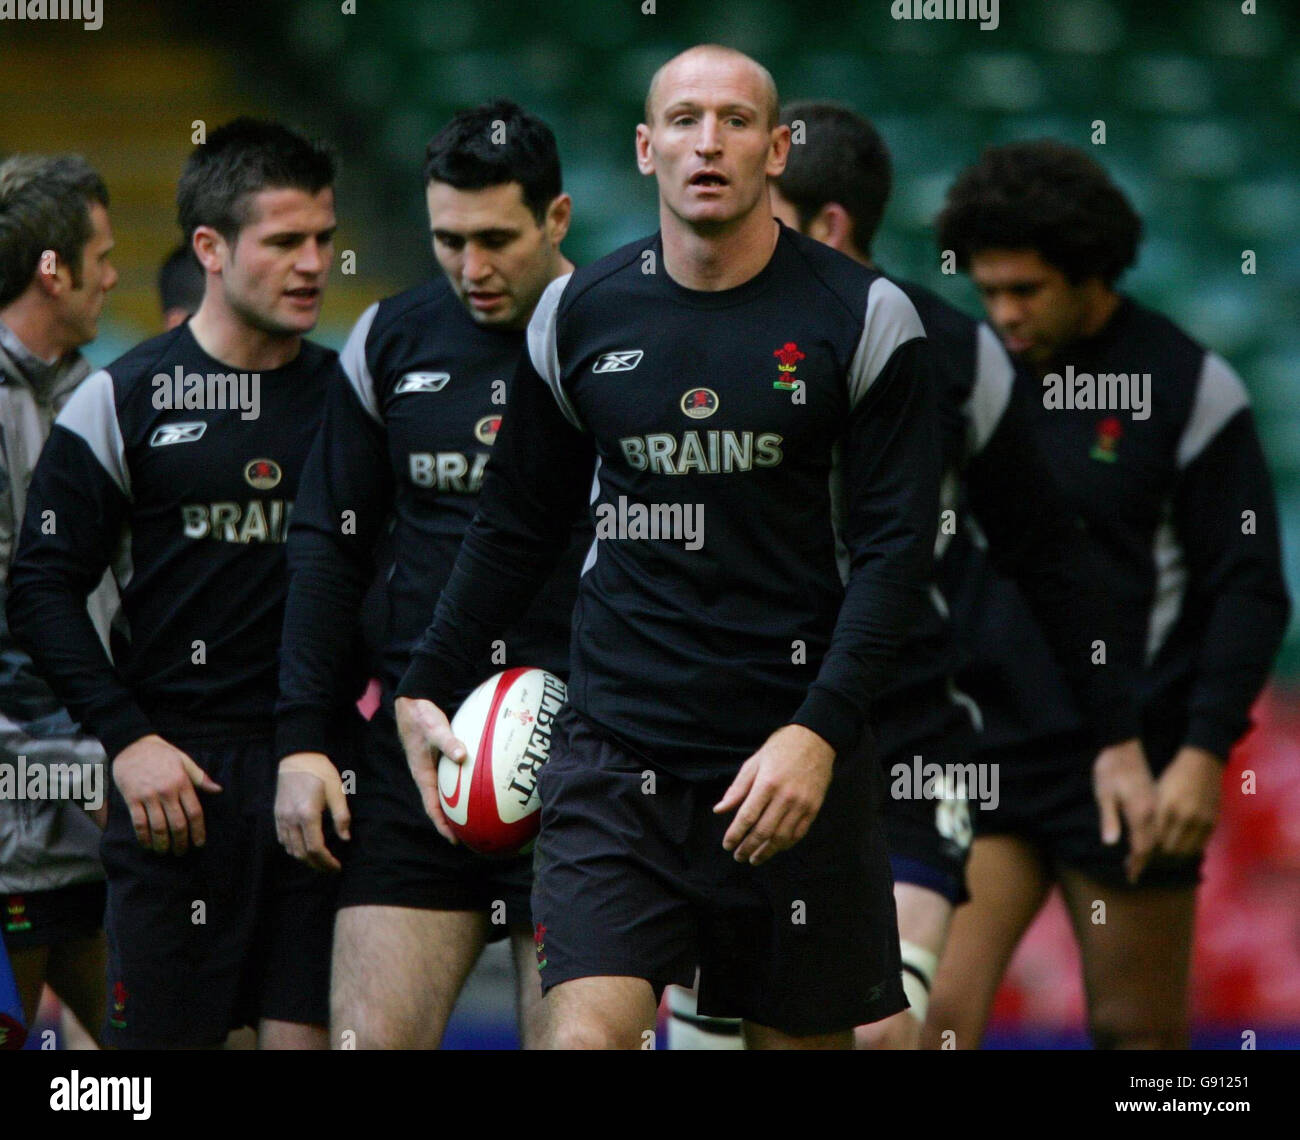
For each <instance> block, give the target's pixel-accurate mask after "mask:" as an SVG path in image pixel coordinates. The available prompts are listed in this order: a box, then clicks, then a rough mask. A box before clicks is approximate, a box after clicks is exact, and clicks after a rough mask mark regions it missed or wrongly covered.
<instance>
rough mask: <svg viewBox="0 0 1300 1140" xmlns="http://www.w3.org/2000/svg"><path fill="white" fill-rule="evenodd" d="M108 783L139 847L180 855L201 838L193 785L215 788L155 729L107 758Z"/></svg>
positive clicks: (204, 836) (217, 787) (199, 808)
mask: <svg viewBox="0 0 1300 1140" xmlns="http://www.w3.org/2000/svg"><path fill="white" fill-rule="evenodd" d="M113 782H114V783H115V784H116V785H117V790H118V791H119V792H121V793H122V798H123V799H124V800H126V806H127V810H128V811H130V813H131V824H132V826H133V827H134V828H135V837H136V839H138V840H139V841H140V846H141V847H150V848H152V849H153V850H154V851H157V852H159V853H161V852H164V851H167V850H171V851H173V852H174V853H175V854H177V855H184V854H185V852H186V851H187V850H189V846H190V844H191V843H193V844H194V846H195V847H202V846H203V844H204V843H205V842H206V840H207V833H206V832H205V830H204V824H203V807H202V806H201V805H200V803H199V797H198V796H196V795H195V794H194V789H195V788H196V787H197V788H202V789H203V791H205V792H219V791H221V786H220V785H219V784H218V783H217V782H216V781H215V780H213V779H212V777H211V776H209V775H208V774H207V773H206V772H205V771H204V770H203V769H202V768H200V767H199V766H198V765H197V764H196V763H194V761H193V760H191V759H190V757H189V756H187V755H186V754H185V753H184V752H182V751H181V750H180V749H179V748H176V747H175V746H173V745H171V744H168V743H167V741H165V740H164V739H163V738H162V737H161V736H159V735H157V733H152V732H151V733H150V734H149V735H148V736H142V737H140V739H139V740H137V741H136V742H135V743H134V744H130V745H128V746H127V747H126V748H123V749H122V751H121V752H119V753H118V754H117V755H116V756H115V757H114V758H113Z"/></svg>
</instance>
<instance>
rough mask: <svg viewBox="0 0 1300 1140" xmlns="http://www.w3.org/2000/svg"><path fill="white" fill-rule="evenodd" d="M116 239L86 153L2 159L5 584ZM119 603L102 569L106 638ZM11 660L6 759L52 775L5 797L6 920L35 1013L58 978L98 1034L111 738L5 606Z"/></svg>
mask: <svg viewBox="0 0 1300 1140" xmlns="http://www.w3.org/2000/svg"><path fill="white" fill-rule="evenodd" d="M112 249H113V231H112V227H111V226H110V225H109V218H108V190H107V188H106V187H105V185H104V181H103V179H102V178H100V176H99V175H98V174H97V173H96V172H95V171H94V170H93V169H92V168H91V167H90V166H89V164H88V163H87V162H86V161H85V159H83V158H80V157H78V156H75V155H58V156H52V157H48V156H44V155H31V154H28V155H14V156H13V157H11V158H9V159H7V160H6V161H5V162H4V163H2V164H0V487H2V488H3V491H2V492H0V569H3V571H4V573H3V574H0V596H3V594H4V592H5V589H6V586H5V579H6V578H7V573H8V569H9V567H10V565H11V563H12V560H13V555H14V547H15V545H16V539H17V536H18V528H19V526H20V525H21V524H22V519H23V511H24V507H25V502H26V498H27V487H28V484H29V483H30V482H31V478H32V472H33V469H34V468H35V466H36V462H37V458H38V457H39V455H40V453H41V449H42V448H43V447H44V446H45V442H46V440H47V438H48V437H49V434H50V428H51V426H52V424H53V421H54V417H55V416H56V415H57V414H58V413H59V411H60V410H61V409H62V408H63V406H64V405H65V404H66V403H67V402H68V400H69V399H70V398H71V396H72V394H73V393H74V392H75V391H76V390H77V388H78V386H79V385H80V384H81V383H82V381H84V380H85V378H86V377H87V376H88V375H89V374H90V364H89V363H88V362H87V360H86V358H85V357H84V356H83V355H82V354H81V351H80V350H81V348H82V346H83V345H86V344H88V343H90V341H92V340H94V339H95V335H96V332H97V329H98V323H99V318H100V314H101V313H102V311H103V308H104V300H105V297H106V295H107V294H108V292H109V291H110V290H111V289H112V288H113V286H114V285H115V284H116V283H117V270H116V269H114V267H113V263H112V262H111V261H110V260H109V254H110V253H111V252H112ZM51 254H52V255H53V259H52V260H48V258H49V255H51ZM116 607H117V594H116V591H115V589H114V587H113V584H112V581H111V579H108V578H102V579H101V580H100V581H99V582H98V583H97V584H96V586H95V588H94V589H93V590H92V591H91V594H90V598H89V609H90V614H91V618H90V620H91V621H92V622H93V623H94V626H95V629H96V632H97V634H98V636H101V637H104V638H107V636H108V627H109V621H110V618H111V617H112V615H113V613H114V611H115V610H116ZM0 660H2V661H3V669H4V674H3V676H4V680H3V683H2V684H0V763H3V764H4V766H5V767H6V768H7V769H8V770H9V771H8V775H9V776H10V777H11V779H12V778H14V777H16V778H17V780H22V779H24V777H23V775H22V773H23V772H24V771H26V772H31V771H33V770H35V769H37V768H38V767H43V768H44V769H45V770H46V772H47V773H49V777H48V778H49V780H50V783H49V784H48V787H49V796H50V798H48V799H45V800H26V797H25V789H23V788H19V787H17V786H16V781H15V786H14V787H13V789H12V793H6V794H4V795H0V932H3V936H4V940H5V942H6V943H7V946H8V950H9V956H10V959H11V960H12V964H13V971H14V977H15V979H16V983H17V986H18V991H19V994H20V996H21V999H22V1007H23V1012H24V1014H25V1018H26V1021H27V1022H28V1023H29V1024H30V1023H31V1022H32V1020H33V1018H34V1016H35V1014H36V1009H37V1003H38V1001H39V1000H40V996H41V987H42V984H43V983H47V984H48V985H49V987H50V988H51V989H52V990H54V991H55V993H57V994H58V996H59V997H60V998H61V999H62V1000H63V1001H64V1003H65V1005H66V1007H67V1009H69V1010H71V1011H72V1012H73V1013H74V1014H75V1015H76V1017H77V1018H78V1019H79V1020H80V1021H81V1023H82V1025H83V1026H85V1027H86V1028H87V1030H88V1031H89V1032H90V1033H92V1034H94V1033H98V1031H99V1027H100V1024H101V1022H102V1021H103V1019H104V969H105V941H104V898H105V892H104V868H103V866H102V864H101V863H100V861H99V827H97V826H96V823H98V824H100V825H101V826H102V823H103V820H104V818H105V817H106V815H107V809H106V807H105V805H104V801H103V797H102V788H103V777H104V771H103V763H104V750H103V748H102V747H101V746H100V743H99V741H97V740H95V739H94V738H93V737H92V736H89V735H86V734H85V733H84V732H82V731H81V730H80V729H79V727H78V726H77V725H76V724H75V723H74V722H73V720H72V719H71V717H69V716H68V713H67V710H66V709H64V708H63V706H62V704H61V702H60V701H59V699H58V698H57V697H56V696H55V695H54V694H53V693H52V692H51V691H50V687H49V685H47V684H46V683H45V682H44V681H43V680H42V679H41V677H40V676H39V675H38V674H37V671H36V670H35V669H34V668H33V665H32V661H31V658H30V657H28V655H27V654H26V653H25V652H24V651H23V650H22V649H21V648H20V647H19V646H18V645H17V644H15V639H14V637H13V635H12V634H11V633H10V630H9V627H8V625H7V624H6V623H5V622H4V620H3V617H0ZM60 769H62V770H64V771H70V772H72V773H75V774H76V777H77V786H78V787H79V788H80V794H81V795H83V796H84V797H86V800H87V801H89V800H90V799H91V798H92V797H93V796H94V794H95V792H96V791H97V790H98V792H99V793H100V794H99V797H98V802H95V803H89V802H87V803H86V804H85V806H86V807H87V808H88V809H89V811H90V814H88V813H87V811H83V810H82V807H83V804H82V803H77V802H75V801H72V800H68V799H59V798H58V795H59V794H60V792H62V793H64V794H69V793H71V792H73V791H74V790H75V789H74V788H73V787H72V786H71V784H68V785H66V786H65V787H63V788H60V787H59V786H58V784H57V783H56V782H55V781H56V780H57V777H56V776H55V775H54V773H56V772H57V771H59V770H60ZM92 773H93V775H92ZM95 781H98V783H97V784H96V785H95V787H92V786H91V784H92V783H94V782H95ZM10 794H15V797H16V798H14V799H10V798H9V795H10ZM18 797H21V798H22V799H23V800H24V801H25V802H19V799H18ZM92 817H93V821H92Z"/></svg>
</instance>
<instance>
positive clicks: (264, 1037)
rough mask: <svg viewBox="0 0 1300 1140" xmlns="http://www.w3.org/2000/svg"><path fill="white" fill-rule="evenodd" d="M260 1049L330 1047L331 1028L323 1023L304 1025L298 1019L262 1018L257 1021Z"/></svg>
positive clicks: (258, 1045)
mask: <svg viewBox="0 0 1300 1140" xmlns="http://www.w3.org/2000/svg"><path fill="white" fill-rule="evenodd" d="M257 1047H258V1048H259V1049H328V1048H329V1047H330V1035H329V1030H328V1029H326V1028H325V1026H323V1025H303V1024H302V1023H300V1022H297V1021H272V1020H271V1019H270V1018H265V1017H264V1018H262V1020H261V1021H259V1022H258V1023H257Z"/></svg>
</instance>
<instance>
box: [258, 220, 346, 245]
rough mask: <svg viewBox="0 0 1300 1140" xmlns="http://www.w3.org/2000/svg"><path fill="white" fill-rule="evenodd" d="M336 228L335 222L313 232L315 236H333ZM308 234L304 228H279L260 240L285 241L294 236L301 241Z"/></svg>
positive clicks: (308, 235)
mask: <svg viewBox="0 0 1300 1140" xmlns="http://www.w3.org/2000/svg"><path fill="white" fill-rule="evenodd" d="M338 228H339V227H338V225H337V224H335V225H332V226H328V227H326V228H325V229H323V230H316V231H315V233H316V235H317V236H323V237H333V236H334V233H335V231H336V230H337V229H338ZM310 236H311V234H310V233H308V232H307V231H305V230H279V231H277V232H276V233H273V234H267V235H266V237H264V238H263V239H262V240H263V241H266V242H277V241H286V240H287V239H289V238H295V239H296V240H298V241H302V240H303V238H306V237H310Z"/></svg>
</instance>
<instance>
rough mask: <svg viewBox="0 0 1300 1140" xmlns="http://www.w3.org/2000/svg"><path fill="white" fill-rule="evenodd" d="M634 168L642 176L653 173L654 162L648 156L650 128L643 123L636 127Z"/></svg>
mask: <svg viewBox="0 0 1300 1140" xmlns="http://www.w3.org/2000/svg"><path fill="white" fill-rule="evenodd" d="M636 168H637V169H638V170H639V171H641V173H642V174H653V173H654V172H655V161H654V159H653V158H652V157H651V156H650V128H649V127H647V126H646V125H645V123H638V124H637V126H636Z"/></svg>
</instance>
